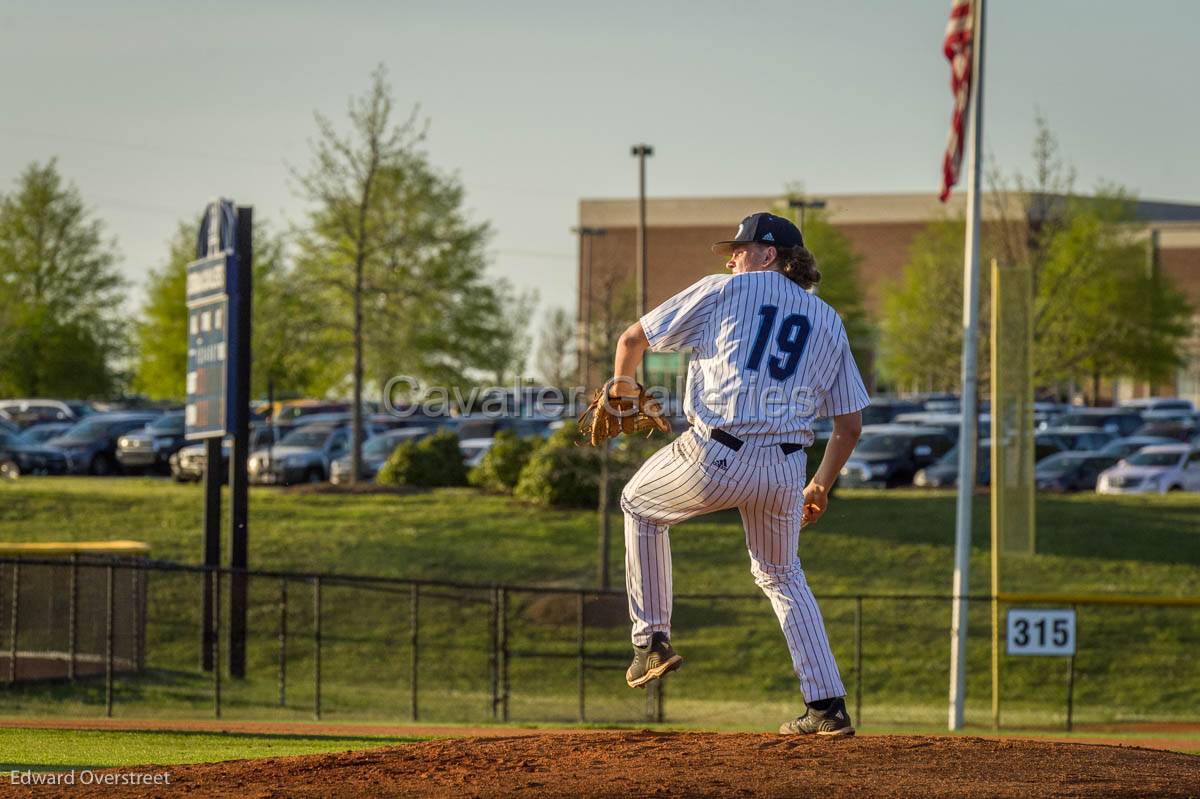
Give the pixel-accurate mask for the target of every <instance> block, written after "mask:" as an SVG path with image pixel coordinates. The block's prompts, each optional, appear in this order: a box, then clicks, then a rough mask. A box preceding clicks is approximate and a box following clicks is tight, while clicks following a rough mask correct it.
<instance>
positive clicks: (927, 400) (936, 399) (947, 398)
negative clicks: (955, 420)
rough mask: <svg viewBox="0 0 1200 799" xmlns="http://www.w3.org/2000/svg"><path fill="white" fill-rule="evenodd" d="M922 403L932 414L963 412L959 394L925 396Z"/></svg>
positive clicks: (921, 400)
mask: <svg viewBox="0 0 1200 799" xmlns="http://www.w3.org/2000/svg"><path fill="white" fill-rule="evenodd" d="M920 402H921V407H923V408H924V409H925V410H927V411H929V412H930V413H961V412H962V398H961V397H959V396H958V395H957V394H936V393H935V394H925V395H923V396H922V397H921V399H920Z"/></svg>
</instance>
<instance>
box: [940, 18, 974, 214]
mask: <svg viewBox="0 0 1200 799" xmlns="http://www.w3.org/2000/svg"><path fill="white" fill-rule="evenodd" d="M971 7H972V0H953V4H952V5H951V6H950V21H949V22H948V23H947V24H946V38H945V40H944V41H943V43H942V52H943V53H945V55H946V60H947V61H949V62H950V91H951V93H953V94H954V114H953V115H952V116H951V117H950V137H949V138H948V139H947V140H946V154H945V155H944V156H942V192H941V194H939V195H938V198H939V199H940V200H941V201H942V202H946V199H947V198H948V197H949V196H950V187H952V186H953V185H954V184H955V183H957V182H958V173H959V171H960V170H961V169H962V157H963V128H964V127H965V124H966V117H967V103H968V102H969V101H970V98H971V38H972V27H973V20H972V18H971Z"/></svg>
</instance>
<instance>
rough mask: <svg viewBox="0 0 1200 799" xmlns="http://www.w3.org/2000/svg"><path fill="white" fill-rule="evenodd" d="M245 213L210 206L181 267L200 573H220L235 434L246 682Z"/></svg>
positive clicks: (235, 664)
mask: <svg viewBox="0 0 1200 799" xmlns="http://www.w3.org/2000/svg"><path fill="white" fill-rule="evenodd" d="M252 222H253V212H252V209H250V208H237V207H236V206H235V205H234V204H233V202H232V201H231V200H218V201H215V202H213V203H210V204H209V206H208V208H207V210H206V211H205V214H204V218H203V219H202V220H201V223H200V232H199V235H198V237H197V241H196V257H197V259H198V260H196V261H194V262H192V263H190V264H188V267H187V313H188V350H187V353H188V366H187V408H186V411H185V419H184V424H185V428H186V433H185V434H186V437H187V438H188V439H190V440H197V439H204V440H206V446H205V454H206V459H205V460H206V462H205V473H204V546H203V550H204V565H205V566H206V567H207V568H208V569H210V570H215V569H217V568H219V567H220V565H221V471H222V470H221V462H222V460H223V457H222V440H223V439H224V437H225V436H226V434H228V433H232V434H233V439H234V440H233V442H232V444H233V447H232V452H231V457H230V459H229V462H230V480H229V482H230V487H231V492H230V493H231V503H230V504H231V514H230V528H231V539H232V541H231V543H232V546H231V566H232V567H233V568H234V570H235V572H234V577H233V579H232V580H231V585H230V587H231V591H230V624H229V635H230V646H229V652H230V673H231V674H232V675H233V676H235V677H241V676H243V675H244V674H245V662H246V647H245V641H246V584H245V573H244V571H243V572H241V573H238V572H237V571H236V570H238V569H242V570H244V569H245V568H246V565H247V557H246V551H247V544H246V542H247V536H246V507H247V490H246V456H247V454H248V452H247V450H248V448H249V441H250V433H249V410H250V310H251V309H250V296H251V290H252V285H251V277H250V269H251V265H252V240H251V236H252ZM216 579H219V577H215V579H214V578H210V577H208V576H207V575H206V578H205V580H204V593H203V606H202V607H203V611H202V614H203V627H204V629H203V632H202V633H201V653H202V654H201V664H202V666H203V668H204V669H205V670H206V671H207V670H211V669H213V668H214V667H216V666H217V665H218V664H215V663H214V658H213V652H214V650H215V647H214V646H213V644H214V643H215V641H214V638H215V636H216V625H215V622H216V614H217V613H219V612H220V609H219V608H215V609H214V606H213V598H214V589H215V588H216V587H217V586H216V584H215V583H216Z"/></svg>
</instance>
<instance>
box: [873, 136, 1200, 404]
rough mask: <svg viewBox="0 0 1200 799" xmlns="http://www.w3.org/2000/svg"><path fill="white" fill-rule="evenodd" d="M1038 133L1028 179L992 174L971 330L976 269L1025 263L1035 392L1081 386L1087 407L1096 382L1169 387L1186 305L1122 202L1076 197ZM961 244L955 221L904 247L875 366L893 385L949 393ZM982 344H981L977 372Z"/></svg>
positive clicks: (1185, 326)
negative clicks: (1086, 385)
mask: <svg viewBox="0 0 1200 799" xmlns="http://www.w3.org/2000/svg"><path fill="white" fill-rule="evenodd" d="M1037 126H1038V133H1037V136H1036V137H1035V140H1034V148H1033V162H1034V171H1033V178H1031V179H1030V178H1025V177H1023V176H1021V175H1019V174H1018V175H1016V176H1015V177H1014V178H1012V179H1006V178H1004V177H1003V176H1002V175H1000V174H999V171H998V170H996V169H995V168H993V169H992V170H991V172H990V182H991V185H992V191H991V193H990V196H989V198H988V199H989V201H990V214H989V219H988V221H987V223H986V224H985V225H984V229H983V240H982V242H981V247H982V255H981V260H982V262H983V264H984V265H985V269H984V270H983V274H982V275H981V277H982V282H981V285H980V296H981V311H980V320H981V323H982V324H983V325H986V324H987V323H988V320H989V318H990V314H989V312H988V299H987V295H988V288H989V284H990V280H989V278H988V271H987V268H986V265H987V264H990V262H991V260H992V258H996V259H998V260H999V262H1000V263H1001V264H1003V265H1009V266H1028V267H1030V269H1031V271H1032V274H1033V285H1034V290H1033V298H1032V300H1033V308H1032V312H1033V338H1034V350H1033V369H1034V384H1035V385H1036V386H1040V387H1048V386H1052V385H1054V384H1061V383H1064V382H1067V381H1075V380H1089V379H1090V380H1091V381H1092V385H1093V390H1092V394H1093V398H1095V396H1096V395H1097V394H1098V389H1099V383H1100V380H1101V378H1104V377H1108V378H1114V377H1122V376H1137V377H1141V378H1143V379H1147V380H1163V379H1166V378H1168V377H1169V376H1170V375H1171V374H1172V372H1173V370H1174V369H1176V368H1177V367H1178V366H1179V365H1180V364H1181V363H1182V361H1183V353H1184V348H1185V346H1186V342H1187V339H1188V337H1189V336H1190V335H1191V332H1192V322H1191V315H1192V309H1191V307H1190V306H1189V305H1188V303H1187V301H1186V299H1185V297H1184V295H1183V294H1182V293H1181V292H1180V291H1179V290H1178V288H1177V287H1175V286H1174V285H1172V284H1171V282H1170V281H1169V280H1168V279H1167V278H1165V277H1164V276H1162V275H1160V274H1158V272H1157V271H1156V270H1155V269H1154V268H1153V266H1152V265H1151V264H1150V261H1151V259H1150V257H1149V255H1148V253H1147V248H1146V243H1145V241H1144V240H1143V239H1141V238H1140V237H1139V235H1138V234H1139V232H1140V225H1139V223H1138V220H1137V218H1136V215H1135V213H1134V211H1135V207H1134V202H1133V199H1132V197H1131V196H1130V195H1129V194H1128V193H1127V192H1125V191H1124V190H1123V189H1121V188H1119V187H1112V186H1101V187H1100V188H1099V190H1098V191H1097V192H1096V193H1095V194H1094V195H1093V196H1091V197H1080V196H1077V195H1075V194H1074V189H1073V184H1074V174H1073V172H1072V170H1071V169H1070V167H1068V166H1067V165H1066V164H1065V163H1064V162H1063V160H1062V158H1061V157H1060V155H1059V151H1058V144H1057V141H1056V140H1055V138H1054V135H1053V133H1051V131H1050V130H1049V127H1048V125H1047V124H1046V121H1045V119H1044V118H1043V117H1042V116H1041V115H1038V117H1037ZM964 236H965V223H964V222H963V221H962V220H939V221H935V222H933V223H931V224H930V225H929V226H928V227H927V228H926V229H925V231H923V232H922V234H921V235H919V236H918V237H917V239H916V240H915V241H914V244H913V246H912V249H911V250H910V253H909V259H908V263H907V264H906V266H905V269H904V273H903V276H902V278H901V280H900V283H899V284H898V285H896V286H893V287H891V288H889V289H888V290H887V291H886V292H885V295H884V309H885V317H884V319H883V322H882V325H881V342H880V348H881V361H880V367H881V370H882V371H883V372H884V373H885V374H886V375H887V376H888V377H889V378H890V379H891V380H892V381H894V382H895V383H896V384H898V385H899V386H903V387H913V388H920V389H926V390H930V389H941V390H944V389H954V388H956V387H957V386H958V382H959V371H960V369H961V360H962V358H961V349H962V322H961V319H962V311H961V309H962V285H963V283H962V262H963V240H964ZM987 339H988V337H987V336H986V335H982V336H981V337H980V363H981V364H986V363H987V360H986V358H987V354H986V350H987V345H988V341H987ZM981 378H982V379H981V382H986V370H985V371H983V372H981Z"/></svg>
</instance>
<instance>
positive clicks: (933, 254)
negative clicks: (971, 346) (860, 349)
mask: <svg viewBox="0 0 1200 799" xmlns="http://www.w3.org/2000/svg"><path fill="white" fill-rule="evenodd" d="M964 232H965V224H964V223H963V221H962V220H961V219H958V220H955V219H941V220H937V221H935V222H932V223H930V224H929V225H928V226H927V227H926V228H925V230H923V231H922V232H921V233H920V234H918V236H917V237H916V239H915V240H914V241H913V244H912V247H911V248H910V250H909V254H908V261H907V263H906V264H905V266H904V271H903V272H902V273H901V277H900V280H899V282H898V283H897V284H895V285H892V286H888V287H887V288H886V289H885V290H884V294H883V319H882V321H881V323H880V335H879V369H880V372H881V373H882V374H883V375H884V376H885V378H886V379H887V380H888V382H889V383H891V384H893V385H894V386H896V387H897V388H904V389H916V390H921V391H946V390H950V389H954V388H957V387H958V385H959V381H960V379H961V363H962V334H963V330H962V296H963V236H964ZM981 288H982V287H981ZM982 316H983V315H982V314H981V318H982ZM981 338H986V336H983V337H981ZM981 363H986V361H981Z"/></svg>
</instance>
